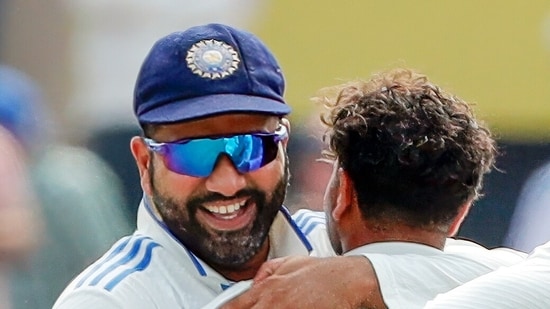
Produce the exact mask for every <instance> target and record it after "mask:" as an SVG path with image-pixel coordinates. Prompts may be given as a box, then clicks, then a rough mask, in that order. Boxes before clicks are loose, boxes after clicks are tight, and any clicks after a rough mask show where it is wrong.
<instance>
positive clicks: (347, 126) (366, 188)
mask: <svg viewBox="0 0 550 309" xmlns="http://www.w3.org/2000/svg"><path fill="white" fill-rule="evenodd" d="M337 90H339V94H338V96H337V97H336V98H335V100H333V101H331V100H326V101H325V103H326V105H327V106H328V107H329V109H330V111H329V112H328V113H327V114H325V115H324V117H323V122H324V123H325V124H326V125H327V127H328V129H327V133H326V135H325V139H326V140H328V143H329V147H330V148H329V151H328V154H329V155H331V156H332V157H334V158H335V159H337V160H338V162H339V164H340V166H341V167H342V168H343V169H344V170H345V171H347V173H348V174H349V175H350V177H351V179H352V182H353V184H354V188H355V190H356V193H357V198H358V202H359V205H360V207H361V209H362V212H363V215H364V216H365V218H367V219H375V220H380V219H384V218H388V219H390V220H400V219H402V220H404V221H405V222H407V223H408V224H411V225H414V226H433V225H441V224H448V223H450V221H451V220H452V219H453V218H454V217H455V216H456V215H457V213H458V210H459V208H460V207H461V206H463V205H464V204H465V203H467V202H469V201H473V200H475V199H476V198H477V197H478V196H479V191H480V189H481V185H482V179H483V175H484V174H485V173H487V172H489V170H490V168H491V167H492V165H493V162H494V156H495V152H496V150H495V141H494V140H493V138H492V137H491V133H490V132H489V130H488V129H487V128H486V127H484V126H483V125H482V124H481V123H480V122H479V121H478V120H476V119H475V117H474V115H473V112H472V110H471V109H470V107H469V106H468V104H467V103H466V102H464V101H463V100H461V99H459V98H457V97H456V96H454V95H452V94H450V93H448V92H445V91H444V90H442V89H441V88H439V87H438V86H436V85H434V84H433V83H431V82H430V81H428V79H427V77H426V76H424V75H421V74H418V73H415V72H413V71H410V70H406V69H397V70H392V71H389V72H386V73H382V74H378V75H375V76H374V77H373V78H372V79H371V80H369V81H366V82H365V81H355V82H351V83H347V84H345V85H341V86H339V87H338V88H337Z"/></svg>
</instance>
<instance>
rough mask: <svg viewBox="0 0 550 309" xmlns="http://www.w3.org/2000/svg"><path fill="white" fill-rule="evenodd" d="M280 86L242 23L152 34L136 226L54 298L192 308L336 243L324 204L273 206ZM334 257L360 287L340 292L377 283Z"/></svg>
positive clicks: (138, 151)
mask: <svg viewBox="0 0 550 309" xmlns="http://www.w3.org/2000/svg"><path fill="white" fill-rule="evenodd" d="M283 92H284V78H283V75H282V73H281V69H280V68H279V66H278V64H277V62H276V60H275V59H274V57H273V56H272V54H271V52H270V51H269V50H268V49H267V48H266V47H265V46H264V44H263V43H262V42H261V41H260V40H259V39H258V38H257V37H255V36H254V35H252V34H250V33H248V32H244V31H241V30H237V29H234V28H232V27H228V26H224V25H220V24H209V25H205V26H198V27H193V28H190V29H188V30H186V31H183V32H176V33H173V34H170V35H168V36H166V37H164V38H162V39H160V40H159V41H157V43H156V44H155V45H154V46H153V48H152V49H151V51H150V53H149V55H148V56H147V57H146V59H145V61H144V63H143V65H142V67H141V71H140V73H139V76H138V79H137V83H136V87H135V93H134V112H135V114H136V116H137V119H138V121H139V123H140V125H141V127H142V129H143V133H144V134H143V135H144V136H143V137H134V138H133V139H132V141H131V145H130V146H131V151H132V154H133V156H134V158H135V160H136V163H137V166H138V169H139V174H140V178H141V186H142V189H143V192H144V196H143V199H142V202H141V205H140V207H139V210H138V219H137V221H138V222H137V225H138V227H137V230H136V232H135V233H134V234H133V235H131V236H128V237H125V238H123V239H121V240H120V241H119V242H117V243H116V244H115V245H113V247H112V248H111V250H109V251H108V252H107V253H106V254H105V255H104V256H103V257H101V258H100V259H99V260H98V261H97V262H95V263H93V264H92V265H90V266H89V267H88V268H87V269H86V270H84V271H83V272H82V273H81V274H80V275H78V276H77V277H76V278H75V279H74V280H73V281H72V282H71V283H70V284H69V286H68V287H67V288H66V289H65V291H64V292H63V293H62V295H61V296H60V297H59V299H58V300H57V302H56V304H55V305H54V308H58V309H59V308H201V307H203V306H204V305H206V304H207V303H208V302H209V301H211V300H212V299H214V298H215V297H216V296H217V295H219V294H220V293H221V292H222V291H223V290H225V289H226V288H228V287H229V286H231V285H233V284H234V283H235V282H237V281H241V280H246V279H251V278H253V277H254V275H255V274H256V273H257V272H258V270H259V269H260V267H261V266H262V263H263V262H265V261H267V260H269V259H272V258H276V257H282V256H288V255H302V256H306V255H311V256H331V255H334V251H333V249H332V247H331V244H330V241H329V239H328V235H327V233H326V229H325V226H324V221H325V219H324V217H323V216H321V215H320V214H318V213H314V212H311V211H307V210H302V211H299V212H298V213H296V214H295V218H296V221H295V220H294V219H293V218H292V217H291V216H290V215H289V213H288V211H287V210H286V209H285V208H284V207H283V206H282V204H283V200H284V198H285V192H286V187H287V182H288V177H289V175H288V159H287V156H286V145H287V142H288V134H289V130H290V125H289V122H288V120H287V119H285V118H284V117H285V115H287V114H288V113H289V112H290V108H289V106H288V105H287V104H286V103H285V101H284V99H283ZM341 259H346V260H345V263H344V264H345V266H344V267H345V269H346V270H350V269H352V270H353V271H345V272H341V273H338V277H337V278H336V277H335V278H332V279H338V280H335V281H336V282H334V285H335V286H337V287H339V288H340V289H341V288H342V287H344V288H347V289H348V291H359V293H353V292H349V293H347V295H351V296H350V297H351V298H353V301H357V300H359V301H361V300H363V298H362V297H363V294H362V293H361V292H363V291H365V293H364V297H367V298H368V297H370V296H371V295H372V294H376V293H378V294H377V295H380V291H379V290H378V287H377V286H376V284H375V285H374V286H373V287H372V286H370V285H369V286H368V288H372V290H368V291H366V290H361V288H362V287H365V284H364V282H375V283H376V282H377V281H376V276H374V271H373V269H372V267H371V266H370V264H369V263H368V261H367V260H365V259H364V258H361V257H359V258H357V257H349V258H341ZM341 259H337V261H336V262H335V263H341V261H342V260H341ZM430 262H431V261H429V260H427V261H426V263H430ZM472 264H473V265H474V266H472V267H473V268H475V267H476V265H478V264H479V263H476V262H472ZM327 265H328V266H330V265H332V266H333V267H334V265H336V266H342V264H330V265H329V264H327ZM478 268H479V266H478ZM333 269H338V268H333ZM340 269H342V268H340ZM401 269H403V268H401ZM333 273H336V271H333ZM419 280H421V279H419ZM352 282H353V283H356V284H354V285H353V286H352V285H351V283H352ZM297 284H300V283H298V282H297ZM327 284H329V281H328V280H327ZM407 284H409V282H408V283H407ZM332 291H334V290H332ZM313 292H317V291H312V293H313ZM281 296H282V295H281ZM313 298H315V297H313ZM306 299H307V300H308V302H307V303H308V304H310V305H311V304H312V302H309V301H311V300H312V298H311V297H307V298H306ZM350 303H351V301H350ZM296 307H303V306H301V305H299V304H296Z"/></svg>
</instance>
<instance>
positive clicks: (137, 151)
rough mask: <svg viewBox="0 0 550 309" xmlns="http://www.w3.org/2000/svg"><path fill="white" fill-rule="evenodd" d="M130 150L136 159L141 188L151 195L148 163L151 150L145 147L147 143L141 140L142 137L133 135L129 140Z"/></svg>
mask: <svg viewBox="0 0 550 309" xmlns="http://www.w3.org/2000/svg"><path fill="white" fill-rule="evenodd" d="M130 150H131V151H132V155H133V156H134V160H135V161H136V165H137V168H138V172H139V177H140V182H141V188H142V189H143V192H144V193H145V194H146V195H151V193H152V190H151V184H150V177H149V164H150V162H151V152H150V151H149V149H148V148H147V145H145V143H144V142H143V139H142V138H141V137H138V136H134V137H133V138H132V140H131V141H130Z"/></svg>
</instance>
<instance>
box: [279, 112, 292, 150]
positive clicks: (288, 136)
mask: <svg viewBox="0 0 550 309" xmlns="http://www.w3.org/2000/svg"><path fill="white" fill-rule="evenodd" d="M281 124H282V125H283V126H285V127H286V131H287V138H285V139H284V140H282V143H283V146H284V147H285V149H286V145H287V144H288V139H289V138H290V120H288V119H287V118H281Z"/></svg>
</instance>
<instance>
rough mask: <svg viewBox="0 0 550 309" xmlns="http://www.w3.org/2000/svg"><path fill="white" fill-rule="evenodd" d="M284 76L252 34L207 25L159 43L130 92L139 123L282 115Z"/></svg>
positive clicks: (177, 33)
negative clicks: (261, 114) (234, 114)
mask: <svg viewBox="0 0 550 309" xmlns="http://www.w3.org/2000/svg"><path fill="white" fill-rule="evenodd" d="M283 93H284V78H283V74H282V72H281V69H280V67H279V65H278V63H277V61H276V60H275V57H274V56H273V55H272V53H271V52H270V51H269V49H268V48H267V47H266V46H265V45H264V43H263V42H262V41H261V40H260V39H259V38H258V37H256V36H255V35H253V34H252V33H249V32H246V31H243V30H240V29H236V28H233V27H230V26H227V25H222V24H207V25H201V26H196V27H192V28H189V29H187V30H185V31H179V32H174V33H171V34H169V35H167V36H165V37H163V38H161V39H159V40H158V41H157V42H156V43H155V44H154V46H153V47H152V49H151V51H150V52H149V54H148V55H147V57H146V58H145V60H144V62H143V64H142V66H141V70H140V72H139V75H138V78H137V81H136V86H135V91H134V112H135V114H136V117H137V119H138V122H139V123H140V124H141V125H142V126H144V125H154V124H169V123H177V122H183V121H190V120H195V119H199V118H204V117H209V116H215V115H220V114H224V113H265V114H272V115H280V116H282V115H286V114H288V113H289V112H290V108H289V106H288V105H287V104H286V103H285V101H284V99H283Z"/></svg>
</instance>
